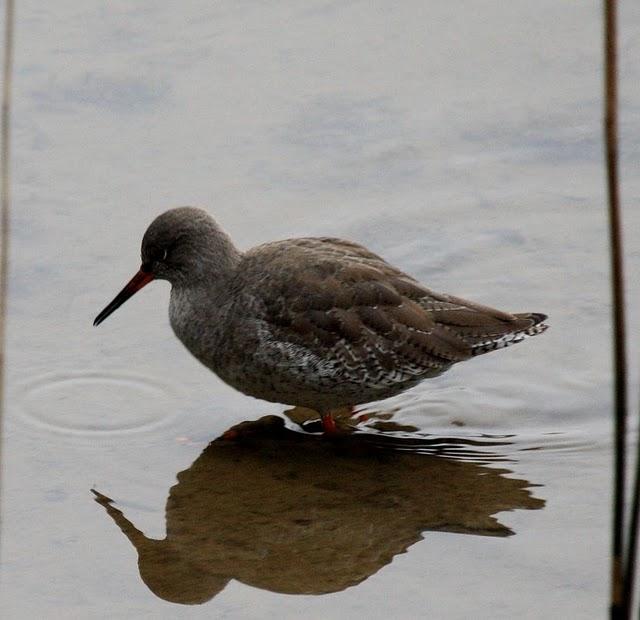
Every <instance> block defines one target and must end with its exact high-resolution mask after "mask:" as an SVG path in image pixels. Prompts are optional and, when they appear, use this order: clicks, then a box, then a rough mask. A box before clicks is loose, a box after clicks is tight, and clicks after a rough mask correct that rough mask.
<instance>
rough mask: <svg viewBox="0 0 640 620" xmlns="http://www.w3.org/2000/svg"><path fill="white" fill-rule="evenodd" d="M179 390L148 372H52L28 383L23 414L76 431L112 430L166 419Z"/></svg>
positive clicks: (40, 423)
mask: <svg viewBox="0 0 640 620" xmlns="http://www.w3.org/2000/svg"><path fill="white" fill-rule="evenodd" d="M174 401H175V396H174V394H173V393H172V392H171V391H170V390H169V389H167V388H166V387H165V386H163V385H160V384H158V383H156V382H154V381H152V380H150V379H148V378H146V377H137V376H131V375H125V374H111V373H104V372H95V373H80V372H78V373H66V374H56V375H47V376H44V377H41V378H39V379H37V380H36V381H34V382H32V383H30V384H29V385H27V386H25V389H24V392H23V395H22V403H23V410H24V414H25V415H24V419H25V420H26V421H29V422H31V423H33V424H35V425H37V426H39V427H42V428H46V429H49V430H54V431H59V432H64V433H71V434H99V435H110V434H119V433H129V432H138V431H142V430H147V429H150V428H155V427H157V426H161V425H164V424H167V423H168V422H169V421H170V419H171V418H172V417H173V412H174V411H175V402H174Z"/></svg>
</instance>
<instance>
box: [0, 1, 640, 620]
mask: <svg viewBox="0 0 640 620" xmlns="http://www.w3.org/2000/svg"><path fill="white" fill-rule="evenodd" d="M17 14H18V23H17V39H16V43H17V47H16V63H17V66H16V79H15V93H14V96H15V107H14V145H15V147H14V162H13V177H14V183H15V186H14V211H13V213H14V216H13V229H12V239H13V245H12V279H11V283H10V284H11V288H10V293H11V296H10V299H9V307H10V316H9V347H8V360H9V368H8V407H7V412H6V419H5V426H4V436H3V440H4V445H3V486H2V493H3V497H2V507H3V530H2V554H3V567H2V600H1V608H2V611H3V614H6V617H11V618H27V617H43V616H46V617H49V618H104V617H109V618H132V617H136V618H137V617H140V618H146V617H148V618H175V617H211V616H215V617H223V618H224V617H227V618H295V617H306V618H343V617H350V618H354V617H355V618H365V617H367V618H389V617H393V618H418V617H425V616H426V617H433V618H468V617H477V618H492V619H493V618H513V617H526V618H545V617H570V618H601V617H603V614H604V613H605V608H606V604H607V595H608V559H607V554H608V548H609V522H610V517H609V511H610V482H611V467H610V465H611V442H610V430H611V428H610V419H609V411H610V378H609V374H610V350H609V344H608V343H609V336H610V330H609V307H608V283H607V276H608V268H607V257H606V220H605V215H604V209H603V202H604V185H603V178H604V177H603V171H602V156H601V149H602V145H601V138H600V135H601V130H600V117H601V109H600V90H601V87H600V74H599V67H600V52H601V49H600V48H601V46H600V35H601V25H600V17H601V16H600V6H599V3H595V2H592V3H582V4H580V5H577V4H572V5H569V4H561V5H559V4H558V3H553V2H547V1H546V0H545V1H544V2H542V3H536V4H535V5H531V4H530V3H525V2H512V3H509V5H508V6H505V4H504V3H500V2H494V1H486V2H482V3H475V4H474V5H473V6H472V7H467V6H465V7H463V6H461V5H459V6H458V5H452V4H451V3H446V2H431V3H422V2H405V3H401V4H400V5H399V6H397V5H393V6H392V5H390V4H385V3H378V4H375V3H374V4H372V3H364V2H343V3H338V2H319V1H318V2H308V1H306V2H296V1H293V0H290V1H289V2H283V3H279V4H277V5H272V4H269V5H265V4H264V3H260V2H250V1H245V2H235V3H213V4H212V3H206V2H188V3H181V4H175V6H169V5H160V4H158V3H154V2H136V3H127V2H112V3H110V4H109V6H108V7H105V6H103V4H102V3H99V2H94V1H89V2H85V3H82V5H78V4H77V3H73V2H68V1H64V2H58V3H56V5H55V7H53V6H52V7H49V6H44V5H42V3H36V2H21V3H19V6H18V12H17ZM639 25H640V9H638V7H637V6H636V5H635V4H634V3H632V2H625V3H623V7H622V15H621V33H620V37H621V38H620V40H621V50H622V53H623V64H622V76H621V77H622V80H623V87H622V99H623V106H622V113H623V115H622V132H621V133H622V150H623V157H622V163H623V175H622V176H623V183H624V188H623V197H624V202H625V205H626V206H627V210H626V215H625V232H626V234H627V236H628V241H629V244H628V249H629V256H628V267H629V273H630V277H629V282H630V284H633V283H634V282H635V281H637V275H638V267H639V266H640V265H639V254H638V251H637V248H635V247H634V240H635V239H637V233H638V232H639V224H640V221H639V218H638V211H637V209H636V210H634V209H633V206H634V203H635V202H637V200H638V196H640V183H639V182H638V179H637V175H635V174H634V171H635V170H636V169H637V166H638V162H639V159H640V151H639V149H638V145H639V144H640V140H639V137H640V136H638V129H637V128H638V126H639V124H638V122H637V121H638V110H639V109H640V106H639V104H640V96H639V93H638V91H637V89H636V88H634V85H635V84H637V78H638V76H637V66H636V65H635V64H634V63H633V59H634V58H637V57H638V53H639V52H640V50H638V42H639V41H640V39H639V38H638V37H637V33H638V27H639ZM183 204H195V205H201V206H205V207H206V208H208V209H209V211H210V212H211V213H212V214H214V215H215V216H216V217H217V219H218V220H219V222H220V223H221V224H222V226H223V227H224V228H225V229H226V230H227V231H228V232H229V233H230V234H231V235H232V237H233V238H234V239H235V240H236V242H237V243H238V245H239V246H240V247H241V248H247V247H250V246H252V245H254V244H257V243H261V242H264V241H268V240H272V239H278V238H286V237H290V236H297V235H337V236H341V237H346V238H350V239H353V240H356V241H359V242H361V243H364V244H366V245H368V246H369V247H370V248H371V249H372V250H374V251H376V252H377V253H379V254H382V255H383V256H384V257H385V258H387V259H388V260H390V261H391V262H393V263H395V264H397V265H398V266H400V267H402V268H404V269H405V270H407V271H408V272H409V273H411V274H412V275H414V276H416V277H418V278H419V279H420V280H421V281H423V282H424V283H425V284H427V285H428V286H430V287H431V288H433V289H435V290H438V291H443V292H449V293H453V294H457V295H460V296H463V297H468V298H470V299H474V300H476V301H479V302H484V303H488V304H491V305H494V306H497V307H501V308H504V309H506V310H513V311H525V310H529V311H542V312H546V313H548V314H549V315H550V321H549V322H550V325H551V329H550V330H549V331H548V332H547V333H545V334H544V335H543V336H541V337H539V338H535V339H531V340H529V341H527V342H526V343H523V344H522V345H518V346H516V347H513V348H510V349H508V350H504V351H500V352H497V353H495V354H491V355H487V356H483V357H481V358H478V359H474V360H472V361H470V362H468V363H465V364H461V365H459V366H458V367H454V368H453V369H452V370H451V371H449V372H448V373H447V374H445V375H444V376H443V377H440V378H438V379H435V380H431V381H428V382H425V383H423V384H422V385H420V386H419V387H417V388H415V389H414V390H412V391H411V392H408V393H406V394H404V395H400V396H398V397H396V398H394V399H391V400H389V401H385V402H384V403H375V404H372V405H370V406H368V407H365V408H363V409H362V410H361V411H360V412H359V413H360V414H368V415H369V416H370V418H369V420H368V421H366V422H363V423H362V424H361V425H360V426H359V427H358V429H359V431H360V432H359V433H357V434H355V435H354V436H353V437H351V438H348V439H345V440H343V442H341V443H340V444H339V445H334V444H332V443H327V442H326V441H323V440H322V439H321V438H319V437H318V436H317V435H314V434H312V432H313V431H314V430H316V427H314V425H313V423H308V424H306V426H305V428H306V430H307V431H309V435H301V434H300V433H299V431H300V424H301V423H302V422H303V421H304V419H305V417H304V413H300V412H299V411H298V412H287V413H285V409H286V408H285V407H284V406H279V405H276V404H271V403H263V402H260V401H256V400H253V399H250V398H248V397H245V396H243V395H241V394H239V393H237V392H234V391H233V390H232V389H231V388H228V387H227V386H225V385H224V384H223V383H221V382H220V381H219V380H218V379H217V378H216V377H214V376H213V375H212V374H211V373H209V372H208V371H207V370H206V369H205V368H203V367H201V366H200V365H199V364H198V362H196V361H195V360H194V359H193V358H191V357H190V356H189V355H188V353H187V352H186V351H185V350H184V349H183V348H182V346H181V345H180V343H179V342H177V341H176V339H175V338H174V337H173V335H172V334H171V331H170V328H169V325H168V318H167V313H166V306H167V301H168V289H167V287H166V285H164V284H162V283H153V284H152V285H151V286H149V287H147V288H145V290H144V291H143V292H141V293H139V294H138V295H136V297H135V298H133V299H132V300H131V301H129V302H128V303H127V304H125V305H124V306H123V307H122V308H120V309H119V310H118V312H117V313H116V314H115V315H114V316H112V317H110V318H109V320H108V321H106V322H105V323H104V324H103V325H101V326H100V327H99V328H93V327H92V326H91V322H92V320H93V318H94V316H95V315H96V314H97V312H98V311H99V310H100V309H101V308H102V307H104V305H105V303H106V302H108V301H109V300H110V299H111V298H112V297H113V295H114V294H115V293H116V292H117V291H118V290H120V288H121V287H122V285H123V284H124V283H125V282H126V281H127V280H128V279H129V278H130V277H131V275H133V273H134V272H135V271H136V270H137V268H138V266H139V243H140V239H141V236H142V233H143V232H144V230H145V228H146V226H147V225H148V223H149V222H150V220H151V219H152V218H153V217H154V216H155V215H157V214H158V213H159V212H161V211H162V210H164V209H165V208H168V207H170V206H175V205H183ZM637 293H638V292H637V291H632V292H631V309H632V311H633V310H635V309H636V308H637V307H638V297H637ZM636 314H637V313H636ZM636 314H634V313H633V312H632V314H631V317H632V318H633V317H635V316H636ZM632 330H633V334H632V335H633V336H634V338H632V342H634V343H635V342H637V337H636V336H637V325H635V324H633V325H632ZM631 356H632V359H634V360H635V359H637V347H636V346H635V345H634V348H633V349H632V351H631ZM634 367H635V364H634ZM634 372H635V368H634ZM636 374H637V373H636ZM636 391H637V390H635V388H634V393H635V392H636ZM273 415H275V416H278V418H279V419H282V420H285V421H286V422H285V423H286V429H285V428H284V427H282V424H281V423H278V422H276V421H274V420H273V418H266V421H265V420H264V418H265V416H273ZM260 420H262V421H260ZM241 422H248V423H250V424H249V425H248V426H244V427H243V429H244V430H245V431H246V430H249V431H251V433H249V435H248V436H243V437H241V438H240V439H239V440H232V439H225V438H224V437H223V435H224V433H225V432H226V431H227V430H228V429H229V428H231V427H234V426H236V425H238V424H239V423H241ZM374 440H375V441H374ZM211 442H213V443H211ZM372 442H373V443H372ZM376 442H377V443H376ZM374 444H375V445H374ZM379 444H382V446H381V445H379ZM176 477H177V482H176ZM92 489H93V490H94V491H95V492H97V493H98V495H97V496H96V495H94V494H92V492H91V491H92ZM94 498H97V499H98V500H100V501H99V502H96V501H94ZM106 498H110V499H111V500H113V501H112V502H109V501H108V500H107V499H106ZM105 509H107V512H105ZM125 519H126V521H125ZM127 524H128V525H127ZM134 534H135V535H134ZM463 534H464V535H463ZM154 540H157V541H160V542H156V543H154V542H153V541H154ZM141 575H142V577H141ZM167 599H168V600H167ZM169 601H173V602H169Z"/></svg>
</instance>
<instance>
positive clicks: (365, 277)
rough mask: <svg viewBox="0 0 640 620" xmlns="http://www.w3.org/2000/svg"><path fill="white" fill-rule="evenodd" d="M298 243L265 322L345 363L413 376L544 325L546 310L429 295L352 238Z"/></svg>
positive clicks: (431, 371) (432, 370)
mask: <svg viewBox="0 0 640 620" xmlns="http://www.w3.org/2000/svg"><path fill="white" fill-rule="evenodd" d="M301 241H302V243H301V244H300V245H299V246H298V248H299V250H300V259H301V260H300V261H299V263H296V261H292V260H291V258H292V257H291V255H289V256H287V263H288V272H289V277H288V278H287V279H286V282H283V281H282V280H281V281H280V283H281V285H282V284H284V286H283V288H281V290H280V291H279V293H280V294H279V295H277V296H275V298H276V299H278V303H276V304H275V306H273V307H271V308H270V309H268V310H270V311H268V313H267V314H268V317H267V320H269V321H270V322H271V323H272V324H274V325H279V326H281V327H284V328H286V329H287V331H288V332H289V334H290V335H291V336H294V335H295V338H296V340H298V342H300V343H302V342H304V344H305V346H310V347H311V348H315V345H314V344H313V343H314V342H315V343H316V344H320V345H321V346H322V347H323V349H326V348H327V347H336V348H337V350H339V351H340V357H343V358H344V359H345V360H347V361H348V360H349V359H352V360H353V363H356V361H357V360H359V361H360V363H361V364H367V363H368V364H369V365H373V366H375V367H377V368H383V369H388V370H392V369H398V370H399V371H402V369H403V368H405V369H407V368H410V369H411V371H410V372H411V374H415V375H418V374H420V373H421V371H422V372H423V373H424V374H428V373H433V372H434V371H439V370H445V369H446V368H448V367H449V366H450V365H451V364H453V363H455V362H458V361H461V360H464V359H468V358H469V357H472V356H474V355H478V354H480V353H484V352H486V351H489V350H492V349H493V348H500V347H503V346H508V345H509V344H513V343H514V342H518V341H519V340H521V339H523V338H524V337H526V336H527V335H533V333H539V331H542V330H543V329H544V326H543V325H541V322H542V320H544V318H546V317H544V315H538V314H520V315H513V314H508V313H505V312H501V311H499V310H495V309H493V308H489V307H486V306H482V305H480V304H475V303H473V302H469V301H466V300H463V299H460V298H457V297H453V296H449V295H441V294H438V293H435V292H433V291H430V290H429V289H426V288H424V287H423V286H421V285H420V284H419V283H418V282H416V281H415V280H413V279H412V278H410V277H409V276H407V275H405V274H403V273H402V272H400V271H398V270H397V269H395V268H394V267H392V266H391V265H389V264H388V263H386V262H384V261H383V260H382V259H381V258H380V257H378V256H376V255H375V254H372V253H370V252H368V250H366V249H364V248H362V247H361V246H358V245H356V244H352V243H348V242H340V241H339V240H334V239H331V240H318V239H315V240H308V241H307V240H301ZM323 241H324V243H323ZM327 242H328V243H327ZM310 259H313V260H310ZM297 266H299V269H298V268H296V267H297ZM272 299H274V297H273V296H272ZM283 302H284V303H283ZM367 360H368V361H367Z"/></svg>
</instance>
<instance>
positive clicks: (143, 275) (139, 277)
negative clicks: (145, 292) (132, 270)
mask: <svg viewBox="0 0 640 620" xmlns="http://www.w3.org/2000/svg"><path fill="white" fill-rule="evenodd" d="M151 280H153V274H152V273H151V272H149V271H143V269H142V267H141V268H140V271H138V273H136V275H135V276H133V278H131V280H129V282H127V284H126V286H125V287H124V288H123V289H122V290H121V291H120V292H119V293H118V294H117V295H116V296H115V297H114V299H113V301H112V302H111V303H110V304H108V305H107V307H106V308H105V309H104V310H103V311H102V312H101V313H100V314H99V315H98V316H97V317H96V319H95V321H94V322H93V324H94V326H95V325H100V323H102V321H104V320H105V319H106V318H107V317H108V316H109V315H110V314H111V313H112V312H113V311H114V310H117V309H118V308H119V307H120V306H121V305H122V304H123V303H124V302H125V301H127V299H129V297H131V296H132V295H134V294H135V293H137V292H138V291H139V290H140V289H141V288H142V287H143V286H145V285H146V284H149V282H151Z"/></svg>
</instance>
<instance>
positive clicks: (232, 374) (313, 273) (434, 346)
mask: <svg viewBox="0 0 640 620" xmlns="http://www.w3.org/2000/svg"><path fill="white" fill-rule="evenodd" d="M142 261H143V266H142V269H141V272H140V274H147V275H140V274H139V275H138V276H136V278H138V280H136V278H134V280H132V283H130V284H129V285H127V287H125V289H124V290H123V291H122V293H121V294H120V295H119V296H118V297H116V299H115V300H114V302H112V304H110V305H109V306H107V308H105V310H104V311H103V312H102V313H101V314H100V315H99V316H98V318H97V319H96V323H98V322H101V321H102V320H103V319H104V318H106V316H107V315H108V314H109V313H110V312H112V311H113V310H114V309H115V308H116V307H117V306H118V305H120V303H122V302H123V301H124V300H125V299H126V298H127V297H128V296H130V295H131V294H133V292H135V290H137V289H138V288H140V287H141V286H143V285H144V284H146V281H148V280H149V279H151V278H152V277H157V278H163V279H167V280H169V281H170V282H171V283H172V291H171V303H170V318H171V325H172V327H173V329H174V331H175V333H176V335H177V336H178V337H179V338H180V340H182V342H183V343H184V344H185V345H186V347H187V348H188V349H189V350H190V351H191V352H192V353H193V354H194V355H195V356H196V357H197V358H198V359H199V360H200V361H201V362H203V363H204V364H205V365H206V366H208V367H209V368H211V369H212V370H213V371H214V372H216V373H217V374H218V375H219V376H220V377H221V378H222V379H223V380H224V381H226V382H227V383H229V384H230V385H232V386H234V387H235V388H237V389H239V390H240V391H242V392H244V393H246V394H250V395H252V396H255V397H258V398H262V399H265V400H271V401H276V402H282V403H287V404H291V405H301V406H305V407H309V408H313V409H316V410H318V411H321V412H328V411H330V410H331V409H333V408H336V407H339V406H344V405H356V404H360V403H365V402H369V401H373V400H378V399H382V398H386V397H388V396H391V395H393V394H397V393H399V392H401V391H403V390H405V389H407V388H409V387H411V386H413V385H415V384H417V383H418V382H420V381H422V380H423V379H425V378H428V377H434V376H436V375H438V374H440V373H442V372H444V371H445V370H447V369H448V368H449V367H450V366H451V365H452V364H454V363H456V362H460V361H463V360H466V359H469V358H471V357H473V356H475V355H479V354H481V353H486V352H487V351H491V350H494V349H498V348H502V347H506V346H509V345H511V344H514V343H516V342H520V341H521V340H523V339H524V338H525V337H527V336H533V335H536V334H539V333H541V332H542V331H544V330H545V329H546V325H544V323H543V321H544V319H545V318H546V317H545V315H543V314H538V313H523V314H510V313H507V312H502V311H500V310H496V309H493V308H489V307H487V306H482V305H480V304H476V303H474V302H470V301H466V300H464V299H460V298H458V297H454V296H452V295H444V294H441V293H436V292H434V291H432V290H430V289H428V288H426V287H424V286H422V285H421V284H420V283H419V282H417V281H416V280H414V279H413V278H411V277H410V276H408V275H407V274H405V273H403V272H402V271H400V270H399V269H396V268H395V267H393V266H391V265H389V264H388V263H387V262H385V261H384V260H383V259H382V258H381V257H379V256H377V255H376V254H373V253H372V252H370V251H369V250H367V249H366V248H364V247H362V246H360V245H358V244H356V243H352V242H349V241H344V240H341V239H334V238H304V239H287V240H285V241H278V242H274V243H267V244H265V245H261V246H259V247H256V248H254V249H252V250H250V251H248V252H246V253H241V252H239V251H238V250H236V249H235V247H234V246H233V244H232V242H231V240H230V239H229V237H228V236H227V235H226V234H225V233H224V232H222V230H220V228H219V227H218V226H217V224H216V223H215V222H214V220H213V219H212V218H210V217H209V216H208V215H207V214H206V213H205V212H204V211H201V210H199V209H193V208H188V207H184V208H181V209H173V210H171V211H167V212H166V213H164V214H162V215H161V216H159V217H158V218H157V219H156V220H155V221H154V222H153V223H152V224H151V225H150V227H149V229H148V230H147V232H146V234H145V237H144V239H143V243H142ZM142 279H144V280H145V281H144V282H142V284H140V282H141V281H142ZM134 281H135V282H134Z"/></svg>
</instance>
